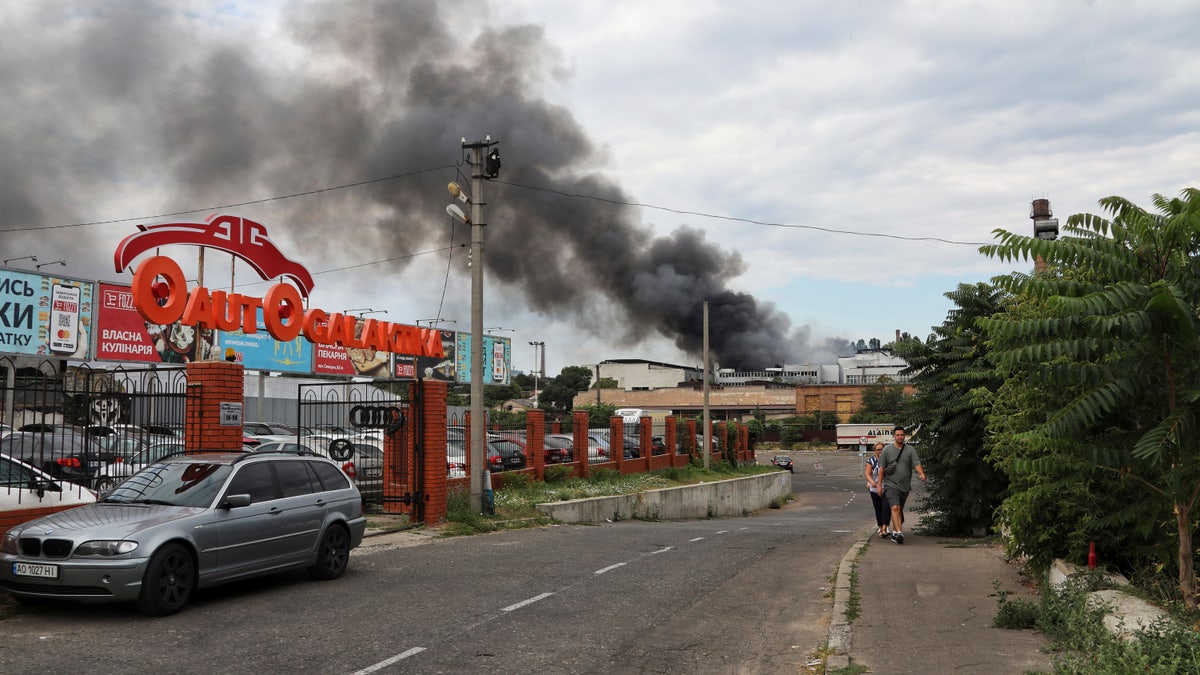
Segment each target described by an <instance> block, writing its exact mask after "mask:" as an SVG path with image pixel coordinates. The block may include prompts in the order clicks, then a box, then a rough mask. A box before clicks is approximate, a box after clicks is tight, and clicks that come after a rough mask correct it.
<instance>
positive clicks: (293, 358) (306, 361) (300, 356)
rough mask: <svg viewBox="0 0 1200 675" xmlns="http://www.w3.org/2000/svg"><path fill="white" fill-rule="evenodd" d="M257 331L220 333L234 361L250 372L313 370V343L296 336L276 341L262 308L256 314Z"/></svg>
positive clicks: (222, 342)
mask: <svg viewBox="0 0 1200 675" xmlns="http://www.w3.org/2000/svg"><path fill="white" fill-rule="evenodd" d="M255 325H256V326H257V331H256V332H254V333H247V332H245V331H244V330H236V331H231V332H222V333H221V345H222V346H223V347H224V348H227V349H229V348H232V349H233V351H234V354H235V360H236V361H237V362H238V363H240V364H242V365H243V366H245V367H246V368H249V369H250V370H275V371H279V372H286V373H307V372H309V370H310V369H311V368H312V362H313V361H312V359H313V357H312V346H313V345H312V343H311V342H309V341H308V340H305V339H304V338H303V337H301V336H299V335H297V336H296V337H295V338H293V339H291V340H288V341H286V342H285V341H281V340H276V339H275V338H273V337H271V335H270V334H269V333H267V330H266V322H265V321H264V320H263V312H262V308H261V307H259V308H258V309H257V311H256V313H255Z"/></svg>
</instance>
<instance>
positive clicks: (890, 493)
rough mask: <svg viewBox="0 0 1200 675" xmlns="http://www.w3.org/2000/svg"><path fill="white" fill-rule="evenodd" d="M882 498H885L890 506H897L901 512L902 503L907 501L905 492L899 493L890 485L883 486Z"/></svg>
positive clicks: (902, 508)
mask: <svg viewBox="0 0 1200 675" xmlns="http://www.w3.org/2000/svg"><path fill="white" fill-rule="evenodd" d="M883 496H884V497H886V498H887V501H888V504H891V505H892V506H895V505H897V504H899V505H900V510H901V511H903V510H904V502H906V501H908V493H907V492H901V491H900V490H898V489H896V488H894V487H892V486H890V485H884V486H883Z"/></svg>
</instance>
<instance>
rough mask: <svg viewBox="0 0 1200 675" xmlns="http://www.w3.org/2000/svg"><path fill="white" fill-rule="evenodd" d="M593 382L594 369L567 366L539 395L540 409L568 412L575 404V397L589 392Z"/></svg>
mask: <svg viewBox="0 0 1200 675" xmlns="http://www.w3.org/2000/svg"><path fill="white" fill-rule="evenodd" d="M591 382H592V369H591V368H588V367H587V366H567V367H566V368H563V369H562V372H561V373H559V374H558V375H557V376H556V377H555V378H554V379H552V380H549V381H548V382H546V385H545V387H544V388H543V389H542V391H541V392H539V393H538V407H539V408H542V409H544V410H557V411H559V412H566V411H568V410H570V409H571V408H572V407H573V406H574V404H575V395H576V394H578V393H579V392H581V391H587V390H588V385H589V384H591Z"/></svg>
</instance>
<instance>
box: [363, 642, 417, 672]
mask: <svg viewBox="0 0 1200 675" xmlns="http://www.w3.org/2000/svg"><path fill="white" fill-rule="evenodd" d="M423 651H425V648H424V647H413V648H412V649H410V650H408V651H406V652H400V653H399V654H397V655H395V656H393V657H392V658H390V659H387V660H385V661H380V662H379V663H376V664H375V665H373V666H367V667H366V668H363V669H362V670H359V671H355V672H354V673H353V675H367V673H373V672H375V671H377V670H379V669H381V668H387V667H388V666H390V665H392V664H393V663H396V662H398V661H402V660H404V659H407V658H408V657H410V656H415V655H417V654H420V653H421V652H423Z"/></svg>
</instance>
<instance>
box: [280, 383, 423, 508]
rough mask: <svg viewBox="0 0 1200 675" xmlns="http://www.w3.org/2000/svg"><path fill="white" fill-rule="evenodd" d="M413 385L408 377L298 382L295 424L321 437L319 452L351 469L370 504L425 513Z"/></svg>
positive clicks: (415, 397) (368, 505) (418, 416)
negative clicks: (379, 380)
mask: <svg viewBox="0 0 1200 675" xmlns="http://www.w3.org/2000/svg"><path fill="white" fill-rule="evenodd" d="M415 390H416V387H412V386H410V385H409V383H402V382H388V383H380V384H376V383H372V382H329V383H322V384H303V385H300V386H299V396H298V397H297V398H298V400H299V411H298V414H297V417H298V419H299V426H300V427H301V428H306V429H308V430H311V431H312V432H313V434H314V435H315V436H318V437H320V438H322V443H323V444H324V445H325V449H324V450H322V452H323V453H325V454H328V455H329V457H330V458H331V459H333V460H334V461H337V462H341V463H342V466H343V469H344V470H346V471H347V473H352V474H353V477H354V479H355V482H356V484H357V485H358V487H359V491H361V492H362V493H363V500H364V502H365V503H366V505H367V508H368V510H371V511H376V510H378V511H383V512H388V513H408V514H409V515H410V516H411V518H412V520H414V521H417V520H423V519H424V501H423V500H422V499H419V498H418V495H421V494H422V493H423V486H422V484H421V478H420V475H421V473H420V471H419V467H418V466H416V465H417V463H418V462H419V458H417V457H415V456H414V452H413V447H414V445H415V439H416V438H417V436H416V435H415V434H417V433H418V430H417V429H416V425H417V421H418V420H420V415H419V414H418V401H417V398H418V397H417V395H416V394H414V391H415Z"/></svg>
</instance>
